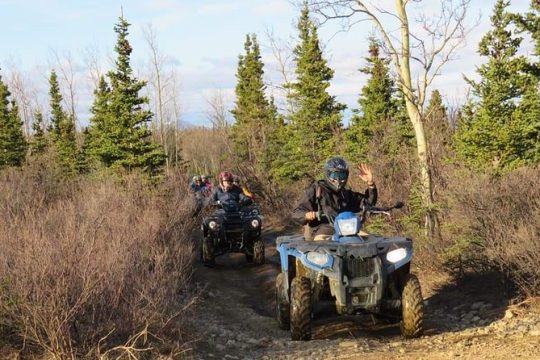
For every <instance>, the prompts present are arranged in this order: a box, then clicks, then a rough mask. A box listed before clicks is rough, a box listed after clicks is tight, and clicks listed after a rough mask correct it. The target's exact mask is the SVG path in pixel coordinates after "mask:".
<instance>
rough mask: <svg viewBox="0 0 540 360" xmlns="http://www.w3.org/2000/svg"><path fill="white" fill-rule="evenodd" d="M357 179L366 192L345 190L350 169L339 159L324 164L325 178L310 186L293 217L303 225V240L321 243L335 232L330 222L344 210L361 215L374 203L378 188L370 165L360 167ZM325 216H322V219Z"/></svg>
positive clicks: (332, 159) (335, 158)
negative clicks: (363, 182) (365, 186)
mask: <svg viewBox="0 0 540 360" xmlns="http://www.w3.org/2000/svg"><path fill="white" fill-rule="evenodd" d="M358 169H359V171H360V174H359V176H360V179H362V180H363V181H365V182H366V183H367V185H368V188H367V190H366V191H365V193H360V192H356V191H353V190H351V189H348V188H346V187H345V186H346V185H347V180H348V178H349V167H348V165H347V162H346V161H345V160H343V159H342V158H341V157H338V156H335V157H332V158H330V159H328V161H326V164H325V165H324V173H325V179H324V180H319V181H317V182H315V183H313V184H312V185H311V186H310V187H309V188H308V189H307V190H306V192H305V193H304V196H303V197H302V199H301V200H300V202H299V204H298V206H297V207H296V209H294V211H293V214H292V217H293V219H294V220H296V221H298V222H300V223H301V224H302V225H305V229H306V231H305V237H306V240H323V239H326V238H328V237H329V236H331V235H332V234H333V233H334V228H333V226H332V224H331V223H330V222H331V219H334V218H335V217H336V216H337V214H339V213H341V212H344V211H351V212H360V211H361V210H362V207H363V206H364V205H370V206H373V205H375V204H376V202H377V187H376V186H375V183H374V182H373V175H372V173H371V169H370V168H369V166H367V165H365V164H360V165H359V166H358ZM321 215H325V216H321Z"/></svg>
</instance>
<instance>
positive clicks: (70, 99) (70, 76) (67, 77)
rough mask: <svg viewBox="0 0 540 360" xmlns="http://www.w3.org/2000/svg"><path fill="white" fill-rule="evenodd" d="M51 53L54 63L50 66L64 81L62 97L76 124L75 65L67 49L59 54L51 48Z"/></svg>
mask: <svg viewBox="0 0 540 360" xmlns="http://www.w3.org/2000/svg"><path fill="white" fill-rule="evenodd" d="M51 53H52V56H53V58H54V61H53V62H54V63H55V64H56V65H52V66H51V67H53V68H56V69H57V71H58V77H59V79H60V81H62V82H63V83H64V89H65V93H64V96H63V98H64V101H65V102H66V105H67V107H68V109H69V112H70V113H71V116H72V117H73V121H74V122H75V124H77V113H76V108H77V82H76V76H75V71H76V67H77V65H76V63H75V60H74V59H73V56H72V55H71V53H70V52H69V51H67V52H64V53H63V54H60V53H58V51H56V50H54V49H52V50H51Z"/></svg>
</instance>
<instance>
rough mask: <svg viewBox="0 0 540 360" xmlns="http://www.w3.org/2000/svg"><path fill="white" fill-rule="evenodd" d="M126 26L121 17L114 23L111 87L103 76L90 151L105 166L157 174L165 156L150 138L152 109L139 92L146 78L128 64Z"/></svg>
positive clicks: (128, 53)
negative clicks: (147, 105)
mask: <svg viewBox="0 0 540 360" xmlns="http://www.w3.org/2000/svg"><path fill="white" fill-rule="evenodd" d="M129 26H130V24H129V23H128V22H127V21H126V20H125V19H124V18H123V17H120V18H119V21H118V24H116V25H115V27H114V31H115V32H116V34H117V42H116V46H115V48H114V50H115V52H116V54H117V58H116V61H115V69H114V70H111V71H109V72H108V74H107V76H108V77H109V79H110V89H109V88H108V86H107V85H104V84H103V83H104V81H103V80H102V82H100V87H99V89H98V90H97V91H96V99H95V101H94V106H93V107H92V113H93V117H92V118H91V120H90V122H91V124H90V135H91V137H92V143H91V146H90V149H89V153H92V154H95V155H96V156H98V158H99V160H100V161H101V162H102V163H103V164H104V165H106V166H110V167H113V168H123V169H126V170H135V169H140V170H143V171H146V172H147V173H150V174H156V173H157V172H158V171H160V169H161V167H162V166H163V164H164V163H165V160H166V159H165V154H164V152H163V149H162V148H161V147H160V145H159V144H157V143H154V142H152V141H151V132H150V129H149V128H148V123H149V122H150V121H151V118H152V112H151V111H150V110H147V109H145V108H144V106H145V105H146V104H148V98H147V97H145V96H140V95H139V91H141V89H142V88H143V87H144V86H145V85H146V82H145V81H142V80H138V79H136V78H135V76H134V75H133V70H132V69H131V66H130V56H131V52H132V48H131V45H130V43H129V41H128V39H127V37H128V35H129V32H128V28H129Z"/></svg>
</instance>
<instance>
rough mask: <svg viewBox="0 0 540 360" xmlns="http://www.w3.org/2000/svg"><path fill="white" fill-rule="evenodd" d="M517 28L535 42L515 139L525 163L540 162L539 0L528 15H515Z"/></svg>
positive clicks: (516, 120)
mask: <svg viewBox="0 0 540 360" xmlns="http://www.w3.org/2000/svg"><path fill="white" fill-rule="evenodd" d="M513 18H514V20H515V23H516V25H517V28H518V29H519V31H521V32H525V33H527V34H528V35H529V36H530V37H531V38H532V39H533V41H534V52H533V56H531V57H529V58H528V59H527V60H528V64H527V69H526V72H527V73H528V74H530V75H531V77H532V81H531V84H530V85H529V86H527V88H526V90H525V93H524V95H523V98H522V100H521V102H520V104H519V106H518V109H517V110H516V113H515V114H514V119H513V121H514V122H518V123H522V124H524V126H523V131H522V132H520V133H519V134H516V137H515V138H514V139H512V140H513V141H515V142H516V145H519V149H520V151H519V154H520V158H521V159H522V161H523V163H524V164H527V165H529V164H530V165H533V164H538V162H540V116H539V115H540V2H538V1H531V3H530V10H529V11H528V12H527V13H525V14H513Z"/></svg>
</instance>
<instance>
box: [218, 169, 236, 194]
mask: <svg viewBox="0 0 540 360" xmlns="http://www.w3.org/2000/svg"><path fill="white" fill-rule="evenodd" d="M224 181H228V183H227V184H225V183H224ZM219 185H221V188H222V189H223V190H225V191H229V190H230V189H232V187H233V174H232V173H230V172H228V171H222V172H220V173H219Z"/></svg>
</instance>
